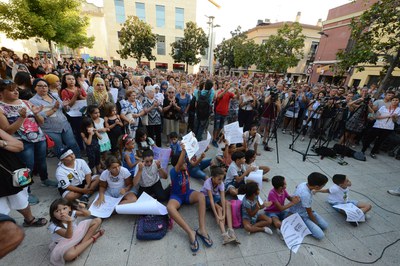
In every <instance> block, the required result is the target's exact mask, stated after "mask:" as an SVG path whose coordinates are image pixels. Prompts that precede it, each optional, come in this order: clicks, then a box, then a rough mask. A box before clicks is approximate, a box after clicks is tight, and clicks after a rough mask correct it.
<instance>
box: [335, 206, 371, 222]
mask: <svg viewBox="0 0 400 266" xmlns="http://www.w3.org/2000/svg"><path fill="white" fill-rule="evenodd" d="M333 208H336V209H340V210H343V211H344V212H345V213H346V215H347V219H346V221H347V222H365V214H364V213H363V211H362V210H360V209H359V208H358V207H357V206H355V205H354V204H352V203H345V204H337V205H334V206H333Z"/></svg>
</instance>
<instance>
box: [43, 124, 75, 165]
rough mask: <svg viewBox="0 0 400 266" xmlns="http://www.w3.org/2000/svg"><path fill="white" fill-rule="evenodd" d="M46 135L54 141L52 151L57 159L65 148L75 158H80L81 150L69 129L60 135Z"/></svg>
mask: <svg viewBox="0 0 400 266" xmlns="http://www.w3.org/2000/svg"><path fill="white" fill-rule="evenodd" d="M46 134H47V135H49V136H50V137H51V138H52V139H53V140H54V143H55V147H54V151H55V154H56V155H57V157H59V156H60V151H61V149H63V148H64V146H66V147H68V148H70V149H71V150H72V151H73V152H74V154H75V156H76V158H81V150H80V148H79V146H78V143H77V142H76V140H75V137H74V132H73V131H72V128H71V127H68V128H67V130H63V131H62V132H61V133H55V132H46ZM64 144H65V145H64Z"/></svg>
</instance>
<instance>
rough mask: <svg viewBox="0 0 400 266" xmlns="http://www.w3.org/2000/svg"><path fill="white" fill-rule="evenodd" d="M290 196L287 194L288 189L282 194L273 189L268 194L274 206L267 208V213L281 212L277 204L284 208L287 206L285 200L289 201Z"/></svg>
mask: <svg viewBox="0 0 400 266" xmlns="http://www.w3.org/2000/svg"><path fill="white" fill-rule="evenodd" d="M288 197H290V196H289V194H288V193H287V191H286V189H284V190H283V191H282V193H281V194H279V193H278V191H276V190H275V188H273V189H271V190H270V191H269V194H268V201H271V202H272V203H273V204H272V205H271V206H270V207H268V208H266V209H265V211H266V212H281V211H280V210H279V209H278V208H276V207H275V202H279V204H281V205H282V206H283V205H285V199H287V198H288Z"/></svg>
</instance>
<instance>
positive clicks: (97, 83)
mask: <svg viewBox="0 0 400 266" xmlns="http://www.w3.org/2000/svg"><path fill="white" fill-rule="evenodd" d="M93 88H94V89H93V92H91V93H89V94H88V96H87V99H86V101H87V105H88V106H89V105H97V106H98V107H99V110H100V116H101V117H104V105H105V103H107V102H110V103H114V99H113V96H112V95H111V93H109V92H108V91H107V89H106V86H105V82H104V80H103V79H102V78H95V79H94V80H93Z"/></svg>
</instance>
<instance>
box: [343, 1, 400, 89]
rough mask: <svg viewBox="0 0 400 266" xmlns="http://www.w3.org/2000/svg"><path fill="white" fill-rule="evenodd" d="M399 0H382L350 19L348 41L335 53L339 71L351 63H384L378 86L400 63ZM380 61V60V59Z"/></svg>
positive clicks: (385, 81)
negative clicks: (347, 43)
mask: <svg viewBox="0 0 400 266" xmlns="http://www.w3.org/2000/svg"><path fill="white" fill-rule="evenodd" d="M399 6H400V0H381V1H379V2H377V3H375V4H374V5H372V6H371V8H370V9H368V10H366V11H365V12H364V13H363V14H362V15H361V16H360V17H358V18H354V19H353V20H352V21H351V24H350V29H351V37H350V38H351V41H350V42H349V44H350V45H348V47H347V48H346V50H341V51H339V52H338V53H337V59H338V60H339V61H340V62H339V64H338V68H339V71H341V72H344V71H345V70H347V69H348V68H350V67H356V66H357V69H358V70H359V71H363V70H364V66H359V65H358V64H366V65H379V64H382V65H383V71H382V73H383V76H384V79H383V80H382V82H381V86H380V87H381V88H383V87H385V86H386V84H387V83H388V82H389V81H390V78H391V74H392V72H393V70H394V68H395V67H400V41H399V40H400V9H399ZM380 62H382V63H380Z"/></svg>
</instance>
